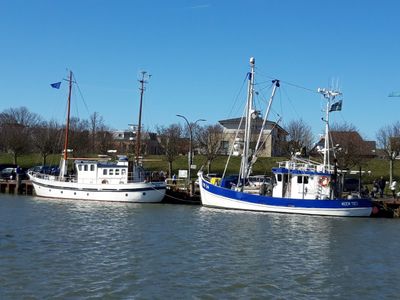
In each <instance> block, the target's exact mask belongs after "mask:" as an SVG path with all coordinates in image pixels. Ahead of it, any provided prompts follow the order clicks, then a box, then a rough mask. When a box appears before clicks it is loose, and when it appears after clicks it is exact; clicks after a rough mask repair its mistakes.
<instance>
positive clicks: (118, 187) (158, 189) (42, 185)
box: [31, 176, 166, 203]
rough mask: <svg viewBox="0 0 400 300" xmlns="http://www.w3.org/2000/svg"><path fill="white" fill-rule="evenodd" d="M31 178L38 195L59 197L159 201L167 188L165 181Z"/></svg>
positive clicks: (118, 200)
mask: <svg viewBox="0 0 400 300" xmlns="http://www.w3.org/2000/svg"><path fill="white" fill-rule="evenodd" d="M31 180H32V184H33V187H34V189H35V193H36V195H37V196H39V197H45V198H57V199H72V200H93V201H115V202H132V203H143V202H144V203H157V202H161V201H162V200H163V198H164V196H165V190H166V188H165V183H163V182H135V183H127V184H78V183H75V182H64V181H57V180H51V179H43V178H37V177H33V176H31Z"/></svg>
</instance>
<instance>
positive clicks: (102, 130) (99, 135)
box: [96, 125, 114, 154]
mask: <svg viewBox="0 0 400 300" xmlns="http://www.w3.org/2000/svg"><path fill="white" fill-rule="evenodd" d="M96 141H97V142H96V150H97V152H98V153H102V154H106V153H107V151H108V150H110V149H113V148H114V139H113V135H112V133H111V131H110V129H109V128H108V127H107V126H105V125H103V126H101V127H99V128H98V129H97V131H96Z"/></svg>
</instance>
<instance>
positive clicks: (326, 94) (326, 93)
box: [318, 88, 342, 172]
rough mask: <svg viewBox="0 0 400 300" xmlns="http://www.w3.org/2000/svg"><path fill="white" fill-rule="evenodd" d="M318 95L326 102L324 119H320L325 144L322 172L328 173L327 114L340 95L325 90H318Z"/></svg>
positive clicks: (328, 140) (328, 137) (328, 141)
mask: <svg viewBox="0 0 400 300" xmlns="http://www.w3.org/2000/svg"><path fill="white" fill-rule="evenodd" d="M318 93H320V94H322V96H323V97H324V98H325V99H326V100H327V101H326V111H325V119H322V120H323V121H324V122H325V143H324V172H327V171H329V169H330V150H331V149H330V136H329V112H330V108H331V103H332V101H333V100H334V99H335V98H336V96H339V95H341V94H342V93H340V92H338V91H333V90H327V89H324V88H323V89H321V88H319V89H318Z"/></svg>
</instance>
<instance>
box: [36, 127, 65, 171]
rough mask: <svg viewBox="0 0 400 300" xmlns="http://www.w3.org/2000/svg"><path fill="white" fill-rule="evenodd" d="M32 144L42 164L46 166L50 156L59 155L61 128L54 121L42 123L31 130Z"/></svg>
mask: <svg viewBox="0 0 400 300" xmlns="http://www.w3.org/2000/svg"><path fill="white" fill-rule="evenodd" d="M32 142H33V145H34V148H35V149H36V150H38V151H39V153H40V155H41V156H42V164H43V165H46V162H47V161H46V160H47V157H48V156H49V155H50V154H54V153H61V149H62V142H61V126H60V125H59V124H58V123H57V122H56V121H54V120H52V121H49V122H46V121H43V122H42V123H40V124H38V125H37V126H36V127H35V128H33V130H32Z"/></svg>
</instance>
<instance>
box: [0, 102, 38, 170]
mask: <svg viewBox="0 0 400 300" xmlns="http://www.w3.org/2000/svg"><path fill="white" fill-rule="evenodd" d="M40 121H41V118H40V116H39V115H37V114H35V113H32V112H30V111H29V110H28V109H27V108H26V107H19V108H9V109H7V110H5V111H3V112H2V113H1V114H0V124H1V140H2V147H3V148H4V149H6V151H8V152H9V153H11V154H12V155H13V160H14V164H17V163H18V156H20V155H21V154H24V153H28V152H29V151H30V150H31V148H32V147H30V145H31V130H32V128H34V127H35V126H36V125H37V124H38V123H39V122H40Z"/></svg>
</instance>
